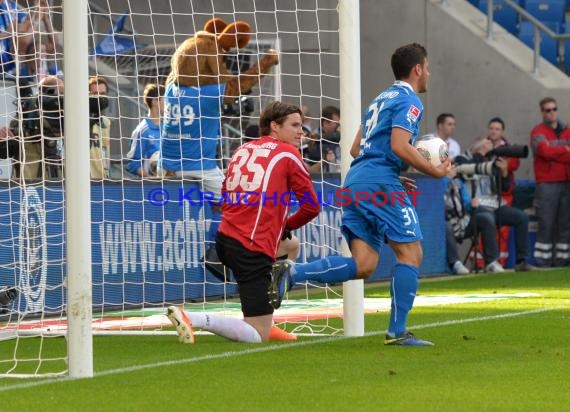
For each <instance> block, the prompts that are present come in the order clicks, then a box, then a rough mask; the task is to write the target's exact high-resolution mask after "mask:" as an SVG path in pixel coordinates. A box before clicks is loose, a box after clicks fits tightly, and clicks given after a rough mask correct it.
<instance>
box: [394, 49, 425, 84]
mask: <svg viewBox="0 0 570 412" xmlns="http://www.w3.org/2000/svg"><path fill="white" fill-rule="evenodd" d="M426 58H427V51H426V49H425V47H424V46H422V45H421V44H418V43H411V44H406V45H405V46H402V47H398V48H397V49H396V51H395V52H394V54H392V60H391V64H392V71H393V72H394V77H395V78H396V80H401V79H405V78H407V77H409V75H410V73H411V71H412V69H413V68H414V67H415V65H416V64H424V62H425V60H426Z"/></svg>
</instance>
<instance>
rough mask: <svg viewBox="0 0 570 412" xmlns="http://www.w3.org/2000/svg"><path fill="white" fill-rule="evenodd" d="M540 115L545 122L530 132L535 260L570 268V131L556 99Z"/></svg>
mask: <svg viewBox="0 0 570 412" xmlns="http://www.w3.org/2000/svg"><path fill="white" fill-rule="evenodd" d="M540 111H541V113H542V120H543V121H542V123H541V124H539V125H537V126H536V127H535V128H534V129H532V131H531V132H530V144H531V148H532V152H533V154H534V176H535V179H536V192H535V195H534V206H535V210H536V217H537V220H538V231H537V234H536V243H535V246H534V257H535V259H536V261H537V264H538V265H539V266H543V267H549V266H567V265H568V264H569V263H570V128H569V127H568V126H567V125H566V124H564V123H562V122H561V121H560V120H559V119H558V107H557V103H556V100H555V99H554V98H552V97H545V98H544V99H542V100H541V101H540Z"/></svg>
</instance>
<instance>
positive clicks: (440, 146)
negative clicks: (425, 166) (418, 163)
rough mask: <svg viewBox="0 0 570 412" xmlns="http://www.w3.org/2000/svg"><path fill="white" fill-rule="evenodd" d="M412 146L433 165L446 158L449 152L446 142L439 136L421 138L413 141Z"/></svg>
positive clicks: (437, 164) (440, 162)
mask: <svg viewBox="0 0 570 412" xmlns="http://www.w3.org/2000/svg"><path fill="white" fill-rule="evenodd" d="M414 147H415V148H416V149H418V152H420V154H421V155H422V156H423V157H424V159H426V160H427V161H428V162H430V163H431V164H432V165H434V166H439V165H440V164H442V163H443V162H445V161H446V160H447V158H448V157H449V152H448V151H447V143H445V142H444V141H443V140H442V139H441V138H439V137H435V136H433V137H428V138H421V139H418V140H416V141H415V142H414Z"/></svg>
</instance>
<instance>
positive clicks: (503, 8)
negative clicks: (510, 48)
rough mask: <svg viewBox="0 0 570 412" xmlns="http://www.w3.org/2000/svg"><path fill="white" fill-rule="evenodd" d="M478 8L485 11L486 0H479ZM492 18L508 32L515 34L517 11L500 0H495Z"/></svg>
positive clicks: (518, 2)
mask: <svg viewBox="0 0 570 412" xmlns="http://www.w3.org/2000/svg"><path fill="white" fill-rule="evenodd" d="M515 1H516V3H517V4H520V0H518V1H517V0H515ZM479 10H481V11H482V12H483V13H487V0H479ZM493 19H494V21H495V23H498V24H500V25H501V26H503V27H504V28H505V29H506V30H507V31H508V32H509V33H512V34H514V35H515V36H516V35H517V25H518V19H519V16H518V13H517V12H516V11H514V10H513V9H512V8H510V7H509V6H507V5H506V4H505V3H504V2H503V1H501V0H495V3H494V10H493Z"/></svg>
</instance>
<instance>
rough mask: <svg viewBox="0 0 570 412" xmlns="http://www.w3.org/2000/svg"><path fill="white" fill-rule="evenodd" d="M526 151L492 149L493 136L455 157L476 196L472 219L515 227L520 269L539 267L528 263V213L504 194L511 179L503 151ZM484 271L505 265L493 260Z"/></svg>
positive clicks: (517, 267)
mask: <svg viewBox="0 0 570 412" xmlns="http://www.w3.org/2000/svg"><path fill="white" fill-rule="evenodd" d="M525 149H526V150H525ZM525 152H526V154H528V148H527V147H526V146H524V147H520V146H513V147H511V150H510V151H505V150H504V149H503V150H501V151H499V150H493V144H492V142H491V140H490V139H488V138H479V139H477V140H476V141H475V143H474V144H473V146H472V148H471V150H468V151H467V152H465V153H464V154H463V155H459V156H457V157H456V158H455V164H456V170H457V173H458V174H460V176H461V178H462V179H463V180H464V182H465V184H466V187H467V190H468V191H469V192H470V195H471V198H472V199H473V203H472V205H473V218H474V219H493V221H494V222H495V225H496V226H498V225H501V226H502V225H505V226H513V227H514V228H515V230H516V237H515V249H516V264H515V270H516V271H518V272H526V271H530V270H535V269H536V268H535V267H534V266H532V265H530V264H529V263H528V262H527V259H528V253H529V248H528V216H527V215H526V214H525V213H524V212H523V211H521V210H519V209H515V208H512V207H510V206H508V205H507V204H506V202H505V200H504V199H503V198H502V196H501V194H502V193H503V192H504V191H507V190H508V189H509V187H510V184H511V182H510V180H509V172H508V164H507V161H506V160H505V158H504V157H502V156H500V154H506V155H508V156H511V157H512V156H514V155H518V157H524V154H525ZM497 222H499V223H497ZM497 258H498V256H497ZM485 270H486V271H487V272H502V267H501V265H500V264H499V263H498V262H497V261H496V260H494V261H493V262H491V263H490V264H488V265H487V266H486V268H485Z"/></svg>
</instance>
